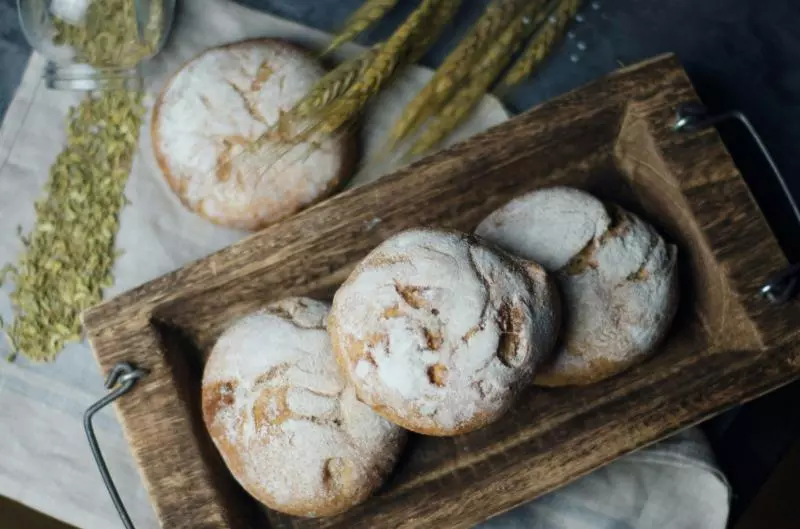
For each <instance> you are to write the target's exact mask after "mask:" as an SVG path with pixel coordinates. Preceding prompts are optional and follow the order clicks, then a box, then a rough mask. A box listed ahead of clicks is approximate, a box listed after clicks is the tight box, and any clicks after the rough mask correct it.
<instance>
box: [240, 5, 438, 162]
mask: <svg viewBox="0 0 800 529" xmlns="http://www.w3.org/2000/svg"><path fill="white" fill-rule="evenodd" d="M450 1H451V0H423V2H422V3H421V4H420V5H419V7H417V9H416V10H414V11H413V12H412V13H411V14H410V15H409V16H408V17H407V18H406V20H405V21H404V22H403V24H401V25H400V26H399V27H398V28H397V29H396V30H395V32H394V33H393V34H392V35H391V36H390V37H389V39H388V40H387V41H386V42H384V43H382V44H379V45H376V46H374V47H373V48H372V49H371V50H369V51H368V52H365V53H364V54H362V55H361V56H359V57H357V58H355V59H351V60H349V61H346V62H345V63H342V64H341V65H339V66H338V67H337V68H335V69H334V70H332V71H331V72H329V73H328V74H326V75H325V76H323V78H322V79H320V80H319V81H317V83H315V85H314V86H313V87H312V89H311V90H310V91H309V93H308V94H307V95H306V96H305V97H304V98H303V99H302V100H301V101H299V102H298V103H297V104H296V105H295V106H294V107H293V108H292V110H291V111H290V112H288V113H287V114H286V115H282V116H281V118H282V119H279V120H278V123H276V124H275V125H273V126H271V127H270V128H269V129H268V130H267V131H265V132H264V133H263V134H261V135H260V136H259V137H258V138H256V139H255V140H254V141H253V142H251V145H250V146H249V148H248V151H249V152H251V153H252V152H254V151H256V150H257V149H259V148H261V147H262V146H263V143H264V140H265V139H273V140H277V141H278V145H276V146H274V147H272V148H271V154H272V155H273V156H272V158H273V160H272V162H271V163H267V164H265V166H264V169H263V171H264V172H266V171H268V170H269V169H270V167H272V166H273V165H274V164H275V163H278V162H279V161H281V160H282V159H283V158H284V157H286V156H287V155H289V154H290V153H291V152H293V151H295V150H296V147H297V144H298V143H299V142H302V141H309V140H310V139H312V137H313V136H314V135H316V134H319V133H326V134H333V133H337V132H341V130H342V129H344V130H351V129H352V127H353V126H354V120H355V118H357V117H358V115H359V114H360V113H361V110H362V109H363V108H364V106H365V105H366V103H367V101H369V99H370V98H371V97H372V96H374V95H375V94H377V93H378V92H379V91H380V90H381V89H382V88H383V87H384V86H385V84H386V83H387V82H388V81H389V79H391V77H392V76H393V74H394V73H395V72H396V71H397V69H398V67H399V66H400V65H401V64H404V63H405V62H407V60H408V58H409V57H413V56H414V55H415V54H416V53H419V51H418V49H419V48H420V47H419V46H417V47H416V48H415V47H414V43H415V42H419V41H421V40H423V38H424V35H425V32H424V29H425V28H428V27H430V26H429V22H430V20H432V18H433V17H435V16H436V13H437V11H438V7H439V6H441V5H444V4H446V3H449V2H450ZM282 124H283V125H286V127H283V126H281V125H282ZM284 129H287V130H288V129H292V134H291V138H287V137H286V135H285V134H283V133H282V131H283V130H284Z"/></svg>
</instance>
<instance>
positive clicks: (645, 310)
mask: <svg viewBox="0 0 800 529" xmlns="http://www.w3.org/2000/svg"><path fill="white" fill-rule="evenodd" d="M475 232H476V233H477V234H478V235H480V236H482V237H485V238H486V239H489V240H491V241H493V242H494V243H496V244H497V245H498V246H500V247H501V248H503V249H505V250H506V251H508V252H511V253H513V254H514V255H517V256H519V257H521V258H523V259H530V260H533V261H536V262H538V263H541V264H542V265H543V266H544V267H545V268H546V269H547V270H548V271H550V272H552V273H554V274H555V277H556V280H557V281H558V284H559V286H560V288H561V294H562V296H563V299H562V301H563V305H564V325H563V336H562V340H561V342H560V344H559V346H558V347H557V349H556V353H555V355H554V356H553V358H552V359H551V360H549V361H547V362H546V363H545V364H544V365H543V366H542V369H540V370H539V372H538V373H537V375H536V378H535V381H534V382H535V383H536V384H539V385H543V386H563V385H573V384H589V383H592V382H596V381H598V380H601V379H604V378H606V377H609V376H611V375H614V374H616V373H619V372H620V371H623V370H624V369H626V368H627V367H629V366H630V365H632V364H634V363H635V362H637V361H639V360H641V359H643V358H645V357H647V355H649V354H650V353H652V352H653V350H654V348H655V347H656V345H657V344H658V343H659V342H660V341H661V339H662V338H663V337H664V336H665V334H666V333H667V330H668V329H669V326H670V323H671V322H672V319H673V316H674V315H675V311H676V309H677V305H678V279H677V267H676V259H677V249H676V248H675V246H673V245H668V244H666V243H665V242H664V239H662V238H661V236H660V235H659V234H658V233H657V232H656V231H655V230H654V229H653V228H652V226H650V225H649V224H647V223H646V222H644V221H643V220H641V219H640V218H639V217H637V216H636V215H633V214H632V213H629V212H627V211H625V210H623V209H622V208H620V207H618V206H613V205H612V206H608V207H607V206H606V205H604V204H603V203H602V202H600V201H599V200H597V199H596V198H594V197H593V196H591V195H589V194H588V193H584V192H583V191H579V190H577V189H572V188H565V187H554V188H548V189H543V190H539V191H534V192H531V193H528V194H526V195H523V196H521V197H518V198H516V199H514V200H512V201H511V202H509V203H508V204H506V205H505V206H503V207H501V208H500V209H498V210H496V211H495V212H493V213H492V214H491V215H489V216H488V217H487V218H486V219H485V220H484V221H483V222H482V223H481V224H480V225H479V226H478V228H477V230H476V231H475Z"/></svg>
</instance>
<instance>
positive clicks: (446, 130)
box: [408, 2, 549, 156]
mask: <svg viewBox="0 0 800 529" xmlns="http://www.w3.org/2000/svg"><path fill="white" fill-rule="evenodd" d="M548 7H549V6H548ZM548 13H549V9H542V6H541V2H531V3H530V4H529V5H528V6H526V7H525V9H524V10H523V11H522V12H520V14H518V15H517V18H515V19H514V21H513V22H512V23H511V24H510V25H509V26H508V27H507V28H506V29H505V30H504V31H503V32H502V33H501V34H500V36H499V37H498V38H497V40H496V42H493V43H492V44H491V45H490V46H489V48H488V49H487V50H486V52H485V53H484V54H483V56H482V57H481V59H480V60H479V61H478V62H477V63H476V64H475V65H474V67H473V69H472V71H473V72H474V74H473V75H472V76H471V77H470V78H469V79H468V80H467V83H466V85H465V86H463V87H462V88H460V89H459V90H458V91H457V92H456V93H455V95H454V96H453V97H452V99H451V100H450V101H449V102H448V103H447V104H446V105H445V106H444V108H443V109H442V110H441V111H440V112H439V113H438V115H437V116H436V117H435V118H434V119H433V122H432V123H431V124H430V125H429V126H428V127H427V128H426V129H425V131H424V132H423V133H422V134H421V135H420V137H419V138H418V139H417V140H416V141H415V142H414V144H413V145H412V146H411V148H410V149H409V153H408V154H409V156H418V155H420V154H422V153H424V152H426V151H427V150H428V149H430V148H432V147H434V146H436V145H437V144H438V143H439V142H441V141H442V140H443V139H444V138H446V137H447V135H448V134H450V132H452V131H453V129H455V128H456V127H457V126H458V125H459V124H460V123H461V122H462V121H463V120H464V119H465V118H466V117H467V116H468V115H469V113H470V111H471V110H472V109H473V108H474V107H475V105H477V104H478V102H479V101H480V100H481V98H482V97H483V95H484V93H485V92H486V90H488V89H489V87H490V86H491V85H492V83H494V81H495V80H496V79H497V76H498V75H500V73H501V72H502V71H503V70H504V69H505V67H506V66H507V65H508V63H509V62H510V61H511V58H512V57H513V55H514V53H515V52H516V51H517V49H518V48H519V47H520V45H521V44H522V43H523V42H525V40H526V39H527V38H528V37H529V36H530V35H531V33H533V31H534V30H535V29H536V28H537V27H538V26H539V25H541V24H542V22H543V21H544V20H545V18H546V17H547V15H548Z"/></svg>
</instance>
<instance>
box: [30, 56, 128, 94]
mask: <svg viewBox="0 0 800 529" xmlns="http://www.w3.org/2000/svg"><path fill="white" fill-rule="evenodd" d="M44 78H45V84H46V85H47V87H48V88H55V89H58V90H98V89H112V90H141V89H142V83H143V80H142V75H141V71H140V69H139V68H96V67H94V66H89V65H88V64H67V65H64V64H56V63H52V62H51V63H48V64H47V67H46V68H45V71H44Z"/></svg>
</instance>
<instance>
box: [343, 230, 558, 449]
mask: <svg viewBox="0 0 800 529" xmlns="http://www.w3.org/2000/svg"><path fill="white" fill-rule="evenodd" d="M559 314H560V310H559V307H558V296H557V292H556V289H555V288H554V285H553V284H552V282H551V281H550V279H549V278H548V276H547V274H546V273H545V272H544V270H542V269H540V270H539V271H538V274H537V273H535V272H531V273H527V274H526V270H525V269H523V267H522V266H521V265H520V264H519V263H518V262H516V260H514V259H513V258H511V257H509V256H506V255H505V254H502V253H496V252H495V251H494V250H492V249H490V248H488V247H487V246H485V245H484V244H482V243H481V242H480V241H478V240H477V239H476V238H475V237H472V236H470V235H465V234H460V233H455V232H446V231H436V230H425V229H417V230H409V231H406V232H403V233H401V234H398V235H396V236H394V237H392V238H390V239H388V240H386V241H385V242H384V243H383V244H381V245H380V246H378V247H377V248H376V249H375V250H374V251H373V252H372V253H370V254H369V255H368V256H367V257H366V258H365V259H364V260H363V261H362V262H361V263H360V264H359V265H358V266H357V267H356V269H355V270H354V271H353V273H352V274H351V275H350V277H349V278H348V279H347V281H346V282H345V283H344V284H343V285H342V287H341V288H340V289H339V290H338V291H337V292H336V295H335V296H334V299H333V306H332V309H331V315H330V318H329V324H328V329H329V331H330V333H331V340H332V342H333V348H334V351H335V353H336V356H337V359H338V361H339V363H340V364H341V366H342V368H343V370H345V371H346V372H347V373H348V375H349V377H350V379H351V380H352V382H353V384H354V385H355V388H356V392H357V393H358V395H359V397H360V399H361V400H362V401H363V402H365V403H367V404H369V405H370V406H372V408H373V409H374V410H375V411H377V412H378V413H380V414H381V415H383V416H384V417H386V418H387V419H389V420H391V421H392V422H394V423H396V424H399V425H400V426H402V427H404V428H407V429H409V430H413V431H415V432H419V433H423V434H428V435H455V434H460V433H465V432H468V431H471V430H475V429H477V428H480V427H482V426H485V425H486V424H489V423H491V422H492V421H494V420H496V419H497V418H499V417H500V416H501V415H502V414H503V413H504V412H505V411H506V410H507V409H508V408H509V406H510V405H511V404H512V402H513V401H514V399H515V397H516V396H517V394H518V392H519V390H520V388H522V387H523V386H525V385H526V384H528V383H530V380H531V378H532V376H533V373H534V370H535V369H536V366H537V365H538V364H539V361H540V360H541V359H543V358H545V357H546V356H548V354H549V353H550V351H551V349H552V348H553V346H554V343H555V339H556V336H557V334H558V325H559V317H560V316H559Z"/></svg>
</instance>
